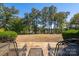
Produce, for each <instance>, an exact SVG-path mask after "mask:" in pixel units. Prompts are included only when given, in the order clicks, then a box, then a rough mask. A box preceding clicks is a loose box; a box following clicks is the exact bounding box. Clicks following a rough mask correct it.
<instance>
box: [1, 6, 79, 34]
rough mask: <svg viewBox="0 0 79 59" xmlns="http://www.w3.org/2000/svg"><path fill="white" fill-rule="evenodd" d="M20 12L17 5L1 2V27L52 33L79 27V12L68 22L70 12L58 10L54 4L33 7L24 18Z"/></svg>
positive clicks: (16, 30)
mask: <svg viewBox="0 0 79 59" xmlns="http://www.w3.org/2000/svg"><path fill="white" fill-rule="evenodd" d="M25 8H27V7H25ZM18 13H19V10H17V8H15V6H12V7H7V6H6V5H4V4H0V28H1V29H2V28H3V29H4V30H5V31H6V30H7V31H15V32H17V33H18V34H38V33H50V34H52V33H62V32H63V31H65V30H67V29H71V28H74V29H79V13H77V14H75V15H74V16H73V17H72V18H71V19H70V22H67V20H66V19H67V17H68V15H69V14H70V12H69V11H67V12H58V11H57V8H56V7H55V6H54V5H51V6H49V7H44V8H42V9H41V10H38V9H36V8H32V9H31V12H30V13H29V12H25V13H24V17H23V18H21V17H19V16H18Z"/></svg>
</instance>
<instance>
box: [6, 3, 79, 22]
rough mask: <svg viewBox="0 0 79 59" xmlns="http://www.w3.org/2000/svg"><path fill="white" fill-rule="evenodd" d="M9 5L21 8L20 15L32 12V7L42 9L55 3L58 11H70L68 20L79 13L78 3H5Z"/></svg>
mask: <svg viewBox="0 0 79 59" xmlns="http://www.w3.org/2000/svg"><path fill="white" fill-rule="evenodd" d="M5 5H6V6H8V7H11V6H15V7H16V8H17V9H18V10H19V14H18V15H19V16H20V17H23V16H24V13H25V12H31V9H32V8H33V7H34V8H36V9H39V10H41V9H42V8H43V7H45V6H47V7H48V6H51V5H54V6H56V7H57V12H61V11H68V12H70V15H69V16H68V18H67V21H69V19H70V18H71V17H72V16H73V15H74V14H76V13H79V4H78V3H7V4H5Z"/></svg>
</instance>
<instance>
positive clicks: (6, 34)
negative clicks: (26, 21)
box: [0, 31, 17, 41]
mask: <svg viewBox="0 0 79 59" xmlns="http://www.w3.org/2000/svg"><path fill="white" fill-rule="evenodd" d="M16 37H17V33H16V32H13V31H3V32H0V39H1V41H7V40H10V41H13V40H15V38H16Z"/></svg>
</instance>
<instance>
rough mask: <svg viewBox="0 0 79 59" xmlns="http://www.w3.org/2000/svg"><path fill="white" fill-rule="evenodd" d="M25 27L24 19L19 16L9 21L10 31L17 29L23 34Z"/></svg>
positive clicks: (16, 30)
mask: <svg viewBox="0 0 79 59" xmlns="http://www.w3.org/2000/svg"><path fill="white" fill-rule="evenodd" d="M23 28H24V25H23V21H22V19H21V18H19V17H15V18H13V19H12V20H10V21H9V22H8V26H7V29H8V30H10V31H15V32H17V33H18V34H21V32H22V30H23Z"/></svg>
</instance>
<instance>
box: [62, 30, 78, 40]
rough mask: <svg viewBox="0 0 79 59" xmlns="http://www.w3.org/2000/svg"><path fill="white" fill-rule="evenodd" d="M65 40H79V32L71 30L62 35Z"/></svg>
mask: <svg viewBox="0 0 79 59" xmlns="http://www.w3.org/2000/svg"><path fill="white" fill-rule="evenodd" d="M62 35H63V38H64V39H70V38H79V30H74V29H70V30H67V31H64V32H63V33H62Z"/></svg>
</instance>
